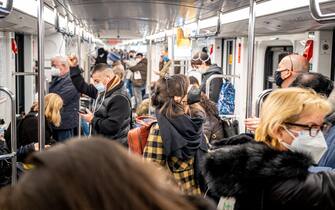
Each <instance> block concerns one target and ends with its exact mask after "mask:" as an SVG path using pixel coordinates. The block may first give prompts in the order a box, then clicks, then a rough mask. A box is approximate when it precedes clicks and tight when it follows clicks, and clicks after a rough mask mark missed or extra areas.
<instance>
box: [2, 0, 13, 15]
mask: <svg viewBox="0 0 335 210" xmlns="http://www.w3.org/2000/svg"><path fill="white" fill-rule="evenodd" d="M12 8H13V0H0V18H3V17H6V16H7V15H9V14H10V13H11V11H12Z"/></svg>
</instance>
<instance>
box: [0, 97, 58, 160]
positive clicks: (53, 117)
mask: <svg viewBox="0 0 335 210" xmlns="http://www.w3.org/2000/svg"><path fill="white" fill-rule="evenodd" d="M44 99H45V104H44V105H45V108H44V111H45V113H44V115H45V126H44V129H45V144H46V147H49V146H50V145H51V144H53V143H55V140H54V139H53V133H54V128H55V127H56V128H57V127H59V126H60V123H61V115H60V110H61V108H62V107H63V100H62V98H61V97H60V96H59V95H57V94H54V93H49V94H48V95H46V96H45V98H44ZM38 110H39V107H38V104H37V103H34V105H33V106H32V107H31V109H30V112H29V113H28V114H27V115H26V116H25V117H24V118H23V119H22V120H21V121H20V123H18V125H17V129H18V132H17V148H18V150H17V160H18V161H19V162H24V161H25V159H26V158H27V157H28V155H30V154H31V153H32V152H35V151H38V150H39V143H38ZM10 128H11V125H10V126H9V127H8V130H7V132H6V136H5V137H6V143H7V146H8V148H11V132H10Z"/></svg>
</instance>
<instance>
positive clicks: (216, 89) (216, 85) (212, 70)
mask: <svg viewBox="0 0 335 210" xmlns="http://www.w3.org/2000/svg"><path fill="white" fill-rule="evenodd" d="M216 74H219V75H222V74H223V71H222V69H221V68H220V67H219V66H217V65H216V64H214V65H211V66H210V67H209V69H208V70H207V72H205V73H203V74H202V81H201V87H200V89H201V91H202V92H204V93H206V81H207V80H208V79H209V77H210V76H212V75H216ZM221 86H222V78H216V79H213V80H212V82H211V85H210V87H209V99H210V100H211V101H213V102H215V103H217V102H218V100H219V95H220V91H221Z"/></svg>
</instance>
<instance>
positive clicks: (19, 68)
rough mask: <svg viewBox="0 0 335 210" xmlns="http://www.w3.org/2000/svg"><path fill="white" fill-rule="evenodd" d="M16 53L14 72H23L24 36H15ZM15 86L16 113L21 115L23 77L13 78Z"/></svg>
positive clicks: (23, 108)
mask: <svg viewBox="0 0 335 210" xmlns="http://www.w3.org/2000/svg"><path fill="white" fill-rule="evenodd" d="M15 41H16V46H17V53H16V55H15V72H24V35H23V34H15ZM15 82H16V83H15V84H16V94H15V95H16V103H17V105H16V113H22V112H24V110H25V106H24V104H25V103H24V102H25V100H24V77H22V76H18V77H16V78H15Z"/></svg>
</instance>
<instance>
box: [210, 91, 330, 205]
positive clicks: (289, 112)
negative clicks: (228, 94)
mask: <svg viewBox="0 0 335 210" xmlns="http://www.w3.org/2000/svg"><path fill="white" fill-rule="evenodd" d="M330 112H331V105H330V104H329V102H328V101H327V100H326V99H325V98H323V97H322V96H320V95H318V94H316V93H315V92H314V91H312V90H308V89H301V88H286V89H280V90H276V91H274V92H273V93H271V94H270V95H269V97H268V98H267V99H266V101H265V102H264V104H263V106H262V110H261V116H260V124H259V127H258V128H257V130H256V135H255V140H256V141H254V142H250V143H245V144H240V145H235V146H231V145H230V146H227V147H224V148H221V149H218V150H216V151H214V152H213V153H211V155H210V156H209V157H208V158H207V160H206V162H205V168H206V169H205V171H206V173H205V174H206V179H207V181H208V182H209V185H210V188H211V190H212V191H214V192H215V193H217V194H218V195H219V196H222V197H233V198H234V199H235V200H233V201H231V200H229V199H226V198H225V199H222V200H221V202H222V203H224V205H227V203H229V202H231V203H230V204H231V205H234V206H235V207H234V209H235V210H241V209H253V210H257V209H262V210H267V209H271V210H277V209H278V210H279V209H286V210H290V209H292V210H293V209H310V210H312V209H324V210H326V209H334V208H335V202H334V199H332V198H333V197H334V196H335V173H334V172H333V171H332V170H330V169H324V168H323V169H319V171H316V170H315V168H312V166H313V164H316V163H317V162H318V161H319V160H320V158H321V156H322V155H323V154H324V152H325V151H326V150H327V144H326V142H325V138H324V136H323V132H326V130H327V124H325V123H324V118H325V116H326V115H327V114H329V113H330ZM311 169H313V170H311ZM228 200H229V201H228Z"/></svg>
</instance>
